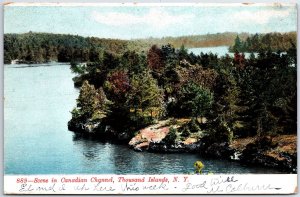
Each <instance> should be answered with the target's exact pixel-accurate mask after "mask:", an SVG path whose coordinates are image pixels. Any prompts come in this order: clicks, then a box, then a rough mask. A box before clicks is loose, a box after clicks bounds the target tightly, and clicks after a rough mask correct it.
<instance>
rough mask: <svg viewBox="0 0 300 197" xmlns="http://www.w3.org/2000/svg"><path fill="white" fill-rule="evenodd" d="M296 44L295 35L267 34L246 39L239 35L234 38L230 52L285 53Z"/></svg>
mask: <svg viewBox="0 0 300 197" xmlns="http://www.w3.org/2000/svg"><path fill="white" fill-rule="evenodd" d="M296 44H297V33H296V32H289V33H267V34H254V35H251V36H249V37H247V38H246V39H244V38H242V37H240V36H239V35H238V36H237V37H236V38H235V41H234V44H233V46H231V47H230V48H229V51H231V52H257V53H258V52H260V51H272V52H285V51H287V50H289V49H290V48H291V47H293V45H296Z"/></svg>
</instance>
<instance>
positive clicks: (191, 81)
mask: <svg viewBox="0 0 300 197" xmlns="http://www.w3.org/2000/svg"><path fill="white" fill-rule="evenodd" d="M192 38H194V37H190V40H192ZM230 38H231V41H230V45H231V46H230V47H229V50H230V51H232V52H234V56H233V57H232V56H230V55H225V56H221V57H220V56H218V55H216V54H213V53H209V54H206V53H201V54H199V55H196V54H194V53H192V52H188V50H187V48H186V47H191V46H196V45H197V44H195V43H196V41H195V38H194V42H192V41H191V42H187V41H186V38H185V39H184V40H185V42H181V41H180V39H177V40H176V39H175V38H165V40H167V41H170V42H169V43H171V44H168V43H164V42H163V39H162V40H160V41H161V42H157V40H155V39H154V41H155V42H157V43H153V39H152V40H151V39H149V40H135V41H121V40H109V39H98V38H82V37H80V36H71V35H63V36H62V35H59V36H58V35H52V34H38V35H37V36H36V35H32V33H28V34H23V35H15V34H9V35H5V40H4V41H5V44H4V52H5V61H6V62H7V63H10V62H11V61H12V60H15V59H19V60H24V61H29V62H47V61H62V62H71V70H72V71H73V72H74V73H76V77H74V78H73V80H74V84H75V87H77V88H79V89H80V93H79V97H78V99H77V105H76V107H75V108H74V109H73V110H72V112H71V113H72V119H71V120H70V121H69V123H68V128H69V130H71V131H74V132H75V133H76V134H79V135H85V136H88V137H93V138H96V139H99V140H103V141H110V142H117V143H120V142H121V143H128V144H129V146H130V147H131V148H133V149H134V150H137V151H149V152H165V153H171V152H194V153H196V154H201V155H202V156H206V157H214V158H220V159H233V160H239V161H241V162H243V163H246V164H253V165H264V166H269V167H275V168H279V169H281V170H284V171H287V172H296V171H297V169H296V168H297V150H296V138H297V137H296V132H297V87H296V84H297V50H296V34H295V33H294V32H291V33H286V34H280V33H269V34H255V35H250V34H242V35H237V36H236V35H235V36H234V37H232V36H231V37H230ZM200 40H201V39H200ZM219 42H220V41H219ZM227 42H228V40H227ZM161 43H163V44H161ZM179 43H181V45H179ZM191 43H194V45H192V44H191ZM183 44H185V45H183ZM202 44H203V43H202ZM197 46H199V45H197ZM208 46H210V45H208ZM213 46H217V45H213ZM15 49H17V50H15ZM244 52H250V53H251V54H250V55H249V57H247V58H246V57H245V55H244Z"/></svg>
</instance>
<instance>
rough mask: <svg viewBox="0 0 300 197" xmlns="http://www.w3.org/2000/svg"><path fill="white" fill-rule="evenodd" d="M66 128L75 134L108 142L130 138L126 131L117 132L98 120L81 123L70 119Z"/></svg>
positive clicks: (126, 140)
mask: <svg viewBox="0 0 300 197" xmlns="http://www.w3.org/2000/svg"><path fill="white" fill-rule="evenodd" d="M68 129H69V130H70V131H73V132H74V133H76V134H80V135H85V136H89V137H94V138H97V139H101V140H105V141H110V142H128V141H129V139H130V138H131V136H130V135H129V134H128V133H127V132H117V131H115V130H114V129H113V128H112V127H111V126H109V125H106V126H103V125H101V123H100V122H86V123H82V122H80V121H74V120H73V119H71V120H70V121H69V122H68Z"/></svg>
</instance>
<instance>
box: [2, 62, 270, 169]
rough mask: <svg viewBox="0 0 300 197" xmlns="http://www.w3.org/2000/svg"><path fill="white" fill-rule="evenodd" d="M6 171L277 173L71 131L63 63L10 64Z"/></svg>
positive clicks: (68, 79) (72, 95) (71, 93)
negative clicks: (200, 167) (197, 166)
mask: <svg viewBox="0 0 300 197" xmlns="http://www.w3.org/2000/svg"><path fill="white" fill-rule="evenodd" d="M4 72H5V78H4V83H5V89H4V94H5V102H4V110H5V112H4V113H5V117H4V121H5V125H4V132H5V133H4V162H5V163H4V167H5V174H79V173H85V174H89V173H92V174H162V173H191V172H193V163H194V162H195V161H197V160H202V161H203V163H204V164H205V166H206V167H205V170H204V171H205V172H209V171H211V172H214V173H276V171H274V170H270V169H261V168H249V167H245V166H241V165H239V164H238V163H235V162H227V161H218V160H205V159H202V158H201V157H200V156H199V155H195V154H153V153H147V152H144V153H140V152H134V151H132V150H130V149H128V148H127V146H124V145H114V144H109V143H101V142H97V141H93V140H87V139H82V138H78V137H75V136H74V134H73V133H72V132H70V131H68V129H67V122H68V120H69V119H70V118H71V115H70V111H71V110H72V108H73V107H74V106H75V100H76V98H77V95H78V91H77V90H76V89H74V88H73V82H72V77H73V74H72V73H71V72H70V69H69V66H68V65H64V64H52V65H49V64H44V65H34V66H33V67H32V66H31V67H28V65H5V67H4Z"/></svg>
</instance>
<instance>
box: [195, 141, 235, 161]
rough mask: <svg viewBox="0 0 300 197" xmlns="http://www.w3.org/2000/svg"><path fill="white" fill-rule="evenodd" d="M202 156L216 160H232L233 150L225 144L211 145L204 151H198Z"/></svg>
mask: <svg viewBox="0 0 300 197" xmlns="http://www.w3.org/2000/svg"><path fill="white" fill-rule="evenodd" d="M200 151H201V153H202V155H204V156H206V157H211V158H217V159H232V157H233V156H234V153H235V150H234V149H232V148H231V147H230V146H229V144H228V143H227V142H223V143H213V144H211V145H209V146H207V148H206V149H201V150H200Z"/></svg>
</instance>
